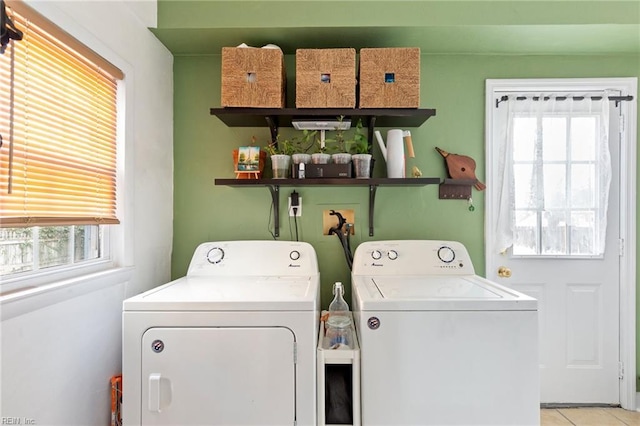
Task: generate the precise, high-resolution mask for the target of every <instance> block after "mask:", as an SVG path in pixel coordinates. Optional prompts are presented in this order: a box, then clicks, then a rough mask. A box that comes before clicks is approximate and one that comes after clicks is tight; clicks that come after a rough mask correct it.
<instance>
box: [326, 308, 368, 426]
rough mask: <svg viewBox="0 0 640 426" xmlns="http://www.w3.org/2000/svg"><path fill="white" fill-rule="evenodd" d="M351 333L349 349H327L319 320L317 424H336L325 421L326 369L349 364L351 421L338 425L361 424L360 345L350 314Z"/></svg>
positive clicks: (355, 425) (357, 425) (328, 425)
mask: <svg viewBox="0 0 640 426" xmlns="http://www.w3.org/2000/svg"><path fill="white" fill-rule="evenodd" d="M327 315H328V312H327V311H322V316H321V318H326V317H327ZM350 315H351V314H350ZM351 319H352V321H351V334H352V336H353V345H352V348H351V349H328V348H325V347H324V336H325V322H324V321H323V320H322V319H321V320H320V333H319V334H318V354H317V355H318V356H317V358H318V359H317V363H318V365H317V367H318V368H317V375H318V426H330V425H334V424H335V425H337V424H336V423H327V422H326V418H327V408H328V407H327V406H326V396H327V385H326V372H327V369H331V368H333V367H336V368H340V367H343V366H349V365H350V366H351V377H350V378H349V379H350V382H351V404H352V408H351V420H352V423H339V424H340V425H351V426H361V420H360V345H359V343H358V336H357V335H356V330H355V328H354V326H353V316H351Z"/></svg>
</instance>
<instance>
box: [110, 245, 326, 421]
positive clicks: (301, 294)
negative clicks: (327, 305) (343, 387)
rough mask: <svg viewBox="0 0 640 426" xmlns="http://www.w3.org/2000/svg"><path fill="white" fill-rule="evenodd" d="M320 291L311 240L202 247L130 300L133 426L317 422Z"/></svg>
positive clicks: (126, 395)
mask: <svg viewBox="0 0 640 426" xmlns="http://www.w3.org/2000/svg"><path fill="white" fill-rule="evenodd" d="M319 289H320V275H319V272H318V263H317V258H316V253H315V251H314V249H313V247H312V246H311V245H309V244H307V243H303V242H287V241H233V242H209V243H204V244H201V245H200V246H199V247H198V248H197V249H196V251H195V253H194V255H193V258H192V260H191V263H190V265H189V269H188V273H187V275H186V276H185V277H183V278H180V279H177V280H175V281H172V282H170V283H168V284H165V285H162V286H160V287H157V288H154V289H152V290H149V291H147V292H145V293H142V294H140V295H138V296H135V297H132V298H130V299H127V300H125V301H124V304H123V308H124V311H123V386H124V388H123V411H122V413H123V423H124V425H126V426H133V425H145V426H149V425H175V426H178V425H179V426H189V425H199V426H202V425H220V426H221V425H224V426H232V425H260V426H266V425H274V426H275V425H277V426H283V425H292V426H293V425H314V424H315V422H316V367H315V366H316V345H317V341H318V321H319V300H320V296H319Z"/></svg>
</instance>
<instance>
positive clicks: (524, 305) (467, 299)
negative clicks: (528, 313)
mask: <svg viewBox="0 0 640 426" xmlns="http://www.w3.org/2000/svg"><path fill="white" fill-rule="evenodd" d="M353 285H354V294H355V297H357V298H358V301H359V304H360V307H361V309H362V310H417V311H419V310H535V309H537V301H536V300H535V299H534V298H532V297H529V296H526V295H524V294H522V293H519V292H517V291H515V290H512V289H509V288H506V287H503V286H501V285H498V284H497V283H494V282H491V281H489V280H486V279H484V278H482V277H479V276H477V275H464V276H442V275H440V276H438V275H434V276H400V277H391V276H379V277H354V281H353Z"/></svg>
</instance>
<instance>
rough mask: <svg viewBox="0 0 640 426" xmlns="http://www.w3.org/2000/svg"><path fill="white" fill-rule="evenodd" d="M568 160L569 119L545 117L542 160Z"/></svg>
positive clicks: (543, 122)
mask: <svg viewBox="0 0 640 426" xmlns="http://www.w3.org/2000/svg"><path fill="white" fill-rule="evenodd" d="M566 159H567V119H566V118H564V117H545V118H543V119H542V160H543V161H564V160H566Z"/></svg>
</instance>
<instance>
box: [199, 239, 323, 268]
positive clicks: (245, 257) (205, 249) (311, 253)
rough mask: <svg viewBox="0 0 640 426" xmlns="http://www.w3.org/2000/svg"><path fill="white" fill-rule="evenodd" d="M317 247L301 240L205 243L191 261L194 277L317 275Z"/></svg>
mask: <svg viewBox="0 0 640 426" xmlns="http://www.w3.org/2000/svg"><path fill="white" fill-rule="evenodd" d="M317 274H318V260H317V257H316V252H315V250H314V249H313V247H312V246H311V245H310V244H308V243H304V242H298V241H223V242H208V243H202V244H200V245H199V246H198V247H197V248H196V251H195V253H194V254H193V258H192V259H191V263H190V264H189V270H188V271H187V275H190V276H217V275H242V276H252V275H259V276H315V275H317Z"/></svg>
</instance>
